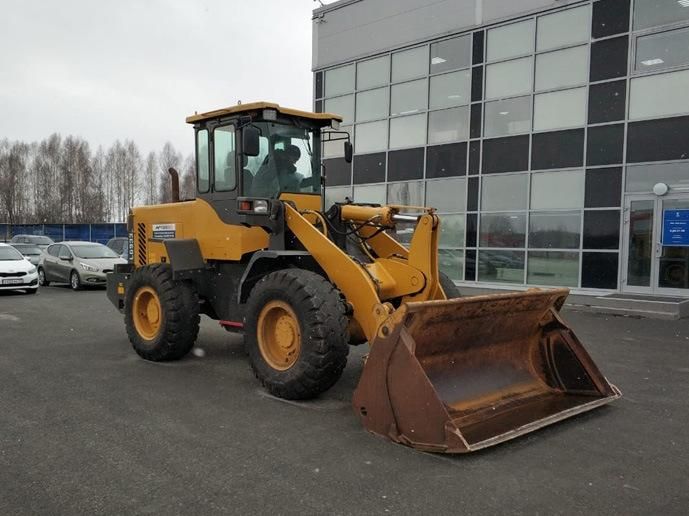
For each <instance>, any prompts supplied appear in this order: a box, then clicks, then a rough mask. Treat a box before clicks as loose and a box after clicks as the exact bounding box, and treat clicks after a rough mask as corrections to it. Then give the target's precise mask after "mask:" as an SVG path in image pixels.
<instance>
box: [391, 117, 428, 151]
mask: <svg viewBox="0 0 689 516" xmlns="http://www.w3.org/2000/svg"><path fill="white" fill-rule="evenodd" d="M424 143H426V114H425V113H424V114H422V115H411V116H403V117H399V118H393V119H392V120H390V148H391V149H399V148H401V147H418V146H419V145H423V144H424Z"/></svg>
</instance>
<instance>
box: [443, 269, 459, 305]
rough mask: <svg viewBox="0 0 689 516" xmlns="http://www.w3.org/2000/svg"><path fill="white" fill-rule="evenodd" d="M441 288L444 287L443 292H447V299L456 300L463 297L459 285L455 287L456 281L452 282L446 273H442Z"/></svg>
mask: <svg viewBox="0 0 689 516" xmlns="http://www.w3.org/2000/svg"><path fill="white" fill-rule="evenodd" d="M440 286H441V287H443V292H445V297H446V298H448V299H455V298H458V297H462V294H461V293H460V292H459V289H458V288H457V285H455V283H454V281H452V280H451V279H450V277H449V276H448V275H447V274H445V273H444V272H441V273H440Z"/></svg>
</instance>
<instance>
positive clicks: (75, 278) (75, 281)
mask: <svg viewBox="0 0 689 516" xmlns="http://www.w3.org/2000/svg"><path fill="white" fill-rule="evenodd" d="M69 285H70V286H71V287H72V290H81V278H80V277H79V273H78V272H77V271H72V274H70V275H69Z"/></svg>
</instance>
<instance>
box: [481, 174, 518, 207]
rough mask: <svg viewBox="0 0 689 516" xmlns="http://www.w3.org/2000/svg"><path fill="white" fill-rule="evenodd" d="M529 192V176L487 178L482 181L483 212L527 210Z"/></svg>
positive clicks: (512, 175)
mask: <svg viewBox="0 0 689 516" xmlns="http://www.w3.org/2000/svg"><path fill="white" fill-rule="evenodd" d="M528 192H529V176H528V174H507V175H495V176H486V177H484V178H483V181H482V193H481V210H482V211H509V210H525V209H526V206H527V200H528Z"/></svg>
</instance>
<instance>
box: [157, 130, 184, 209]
mask: <svg viewBox="0 0 689 516" xmlns="http://www.w3.org/2000/svg"><path fill="white" fill-rule="evenodd" d="M181 163H182V155H181V154H180V153H179V152H177V151H176V150H175V148H174V147H173V146H172V143H170V142H166V143H165V145H163V149H162V150H161V151H160V153H159V154H158V169H159V177H160V181H159V194H158V202H161V203H166V202H171V201H172V190H171V189H170V174H169V173H168V170H169V169H170V168H174V169H175V170H177V171H178V172H179V169H180V164H181Z"/></svg>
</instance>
